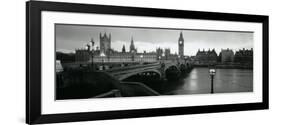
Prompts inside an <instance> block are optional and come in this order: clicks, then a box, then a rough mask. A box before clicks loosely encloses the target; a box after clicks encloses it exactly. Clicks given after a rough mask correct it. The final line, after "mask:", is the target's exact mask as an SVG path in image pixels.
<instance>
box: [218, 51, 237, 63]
mask: <svg viewBox="0 0 281 125" xmlns="http://www.w3.org/2000/svg"><path fill="white" fill-rule="evenodd" d="M219 58H220V61H221V62H222V63H230V62H233V61H234V52H233V50H231V49H229V48H227V49H222V50H221V52H220V55H219Z"/></svg>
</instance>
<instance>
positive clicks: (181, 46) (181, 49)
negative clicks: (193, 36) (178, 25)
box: [178, 32, 184, 58]
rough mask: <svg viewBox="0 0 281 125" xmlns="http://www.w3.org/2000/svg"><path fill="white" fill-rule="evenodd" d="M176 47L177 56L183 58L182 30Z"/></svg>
mask: <svg viewBox="0 0 281 125" xmlns="http://www.w3.org/2000/svg"><path fill="white" fill-rule="evenodd" d="M178 47H179V56H180V58H183V57H184V39H183V35H182V32H181V33H180V37H179V40H178Z"/></svg>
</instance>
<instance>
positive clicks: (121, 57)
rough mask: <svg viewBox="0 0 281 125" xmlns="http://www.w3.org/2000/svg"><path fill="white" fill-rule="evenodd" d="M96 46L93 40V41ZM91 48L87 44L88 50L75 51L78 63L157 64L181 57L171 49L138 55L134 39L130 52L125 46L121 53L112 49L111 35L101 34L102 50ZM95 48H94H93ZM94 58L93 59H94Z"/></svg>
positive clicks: (181, 43)
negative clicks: (172, 52) (160, 61)
mask: <svg viewBox="0 0 281 125" xmlns="http://www.w3.org/2000/svg"><path fill="white" fill-rule="evenodd" d="M183 41H184V40H183V35H182V33H181V34H180V38H179V45H180V46H181V47H179V52H180V53H181V55H182V58H184V55H183ZM91 43H92V45H94V41H93V39H92V40H91ZM90 47H91V46H90V45H88V44H87V47H86V49H76V50H75V61H76V62H90V61H94V62H157V61H159V60H177V59H178V58H181V57H179V56H178V55H177V54H171V51H170V49H168V48H166V49H162V48H156V51H153V52H146V51H144V52H143V53H138V52H137V48H136V46H135V44H134V39H133V37H132V38H131V42H130V48H129V51H127V52H126V48H125V45H123V47H122V50H121V51H119V52H118V51H116V50H113V49H112V48H111V34H109V35H107V34H106V33H104V35H102V34H101V33H100V48H98V47H96V49H95V50H93V49H89V48H90ZM91 48H93V46H92V47H91ZM92 58H93V59H92Z"/></svg>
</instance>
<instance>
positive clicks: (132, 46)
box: [130, 37, 137, 53]
mask: <svg viewBox="0 0 281 125" xmlns="http://www.w3.org/2000/svg"><path fill="white" fill-rule="evenodd" d="M130 53H137V49H136V47H135V44H134V39H133V37H132V38H131V45H130Z"/></svg>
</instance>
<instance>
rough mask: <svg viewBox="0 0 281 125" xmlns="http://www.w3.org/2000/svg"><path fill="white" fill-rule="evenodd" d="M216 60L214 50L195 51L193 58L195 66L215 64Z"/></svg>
mask: <svg viewBox="0 0 281 125" xmlns="http://www.w3.org/2000/svg"><path fill="white" fill-rule="evenodd" d="M217 60H218V55H217V53H216V51H215V49H212V50H210V49H209V50H208V51H205V49H203V50H202V51H200V49H199V50H198V51H197V53H196V56H195V57H194V61H195V64H197V65H210V64H216V63H217Z"/></svg>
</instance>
